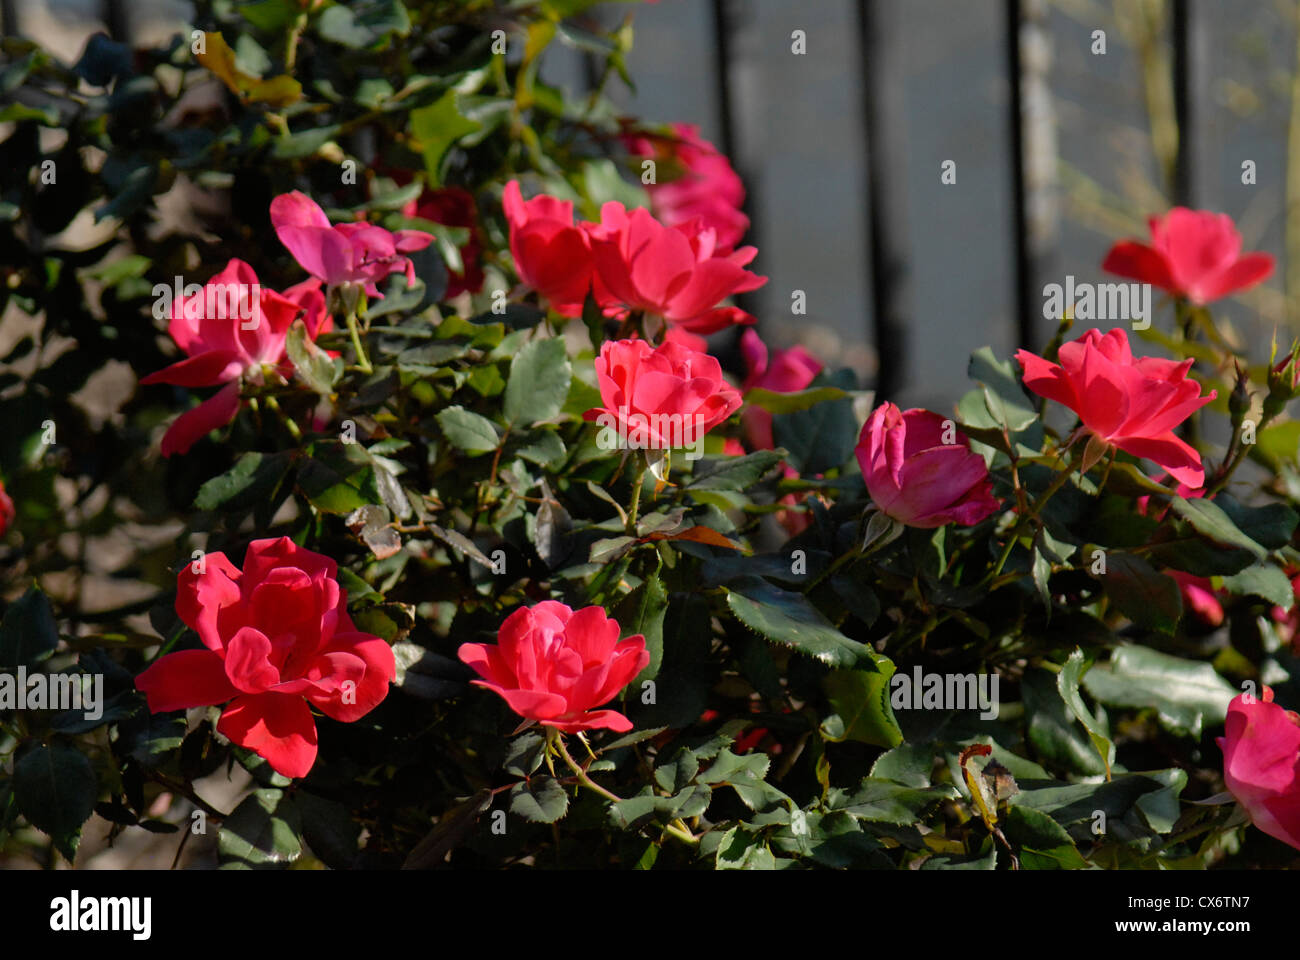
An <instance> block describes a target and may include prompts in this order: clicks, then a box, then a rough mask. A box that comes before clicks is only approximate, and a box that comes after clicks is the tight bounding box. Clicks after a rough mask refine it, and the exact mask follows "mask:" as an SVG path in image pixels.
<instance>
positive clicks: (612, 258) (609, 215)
mask: <svg viewBox="0 0 1300 960" xmlns="http://www.w3.org/2000/svg"><path fill="white" fill-rule="evenodd" d="M588 232H589V233H590V235H591V250H592V256H593V257H594V261H595V265H596V275H595V278H594V281H593V289H594V292H595V295H596V300H597V301H598V302H599V303H600V305H601V307H602V308H604V310H605V312H606V314H612V315H621V314H625V313H627V312H628V311H632V310H637V311H644V312H645V313H649V314H653V315H655V316H659V317H663V318H664V319H665V320H667V321H668V322H670V323H676V324H680V325H681V326H683V327H685V328H686V329H687V330H689V331H690V332H692V333H699V334H708V333H716V332H717V331H719V330H722V329H724V328H725V327H728V326H731V325H732V324H735V323H753V322H754V318H753V317H751V316H750V315H749V314H747V313H745V312H744V311H743V310H739V309H737V308H736V307H719V306H718V304H719V303H720V302H721V301H722V300H724V299H726V298H727V297H730V296H733V295H734V294H737V293H745V292H746V291H749V290H756V289H758V288H759V287H761V286H762V285H763V284H765V283H766V282H767V277H760V276H758V275H757V274H754V273H750V272H749V271H748V270H746V269H745V265H746V264H748V263H749V262H750V261H751V260H753V259H754V256H755V255H756V254H757V253H758V250H757V249H756V248H754V247H741V248H740V249H739V250H736V251H734V252H730V253H727V254H726V255H723V254H721V253H720V251H719V250H718V244H717V234H716V233H715V232H714V230H713V229H712V228H709V227H706V226H704V224H703V223H702V222H701V221H700V220H699V219H698V218H696V219H694V220H690V221H688V222H686V223H679V224H677V225H676V226H673V227H665V226H664V225H663V224H661V223H660V222H659V221H657V220H656V219H655V218H654V217H652V216H651V215H650V211H648V210H646V209H645V208H643V207H637V208H635V209H634V210H632V211H630V212H629V211H628V210H626V209H625V208H624V207H623V205H622V204H621V203H618V202H616V201H610V202H609V203H607V204H605V205H604V207H602V208H601V214H600V224H599V226H592V227H590V228H589V229H588Z"/></svg>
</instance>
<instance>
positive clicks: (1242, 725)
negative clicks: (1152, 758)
mask: <svg viewBox="0 0 1300 960" xmlns="http://www.w3.org/2000/svg"><path fill="white" fill-rule="evenodd" d="M1218 744H1219V749H1220V750H1222V751H1223V780H1224V782H1225V783H1226V784H1227V785H1228V789H1229V790H1230V791H1231V792H1232V795H1233V796H1234V797H1235V798H1236V799H1237V802H1238V803H1240V804H1241V805H1242V806H1243V807H1245V808H1246V812H1247V813H1249V814H1250V819H1251V821H1252V822H1253V823H1254V824H1255V826H1257V827H1259V829H1261V830H1263V831H1264V832H1265V833H1267V834H1268V835H1269V836H1271V837H1276V838H1277V839H1279V840H1281V841H1282V842H1283V843H1288V844H1290V845H1291V846H1293V847H1295V848H1296V849H1297V850H1300V717H1297V716H1296V714H1295V713H1293V712H1292V711H1290V710H1283V709H1282V708H1281V707H1280V706H1278V705H1277V704H1276V703H1274V702H1273V691H1272V690H1271V689H1269V688H1268V687H1265V688H1264V696H1263V699H1256V698H1255V697H1250V696H1247V695H1246V694H1242V695H1240V696H1238V697H1236V698H1235V699H1234V700H1233V701H1232V703H1230V704H1228V716H1227V720H1226V721H1225V723H1224V735H1223V736H1222V737H1219V738H1218Z"/></svg>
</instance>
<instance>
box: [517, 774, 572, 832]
mask: <svg viewBox="0 0 1300 960" xmlns="http://www.w3.org/2000/svg"><path fill="white" fill-rule="evenodd" d="M568 809H569V795H568V793H566V792H565V789H564V787H563V786H561V785H560V781H558V780H556V779H555V778H554V777H548V776H546V775H542V776H539V777H533V778H532V779H531V780H526V781H521V782H519V783H516V784H515V785H514V786H513V787H512V788H511V789H510V812H511V813H513V814H514V815H515V816H518V817H523V818H524V819H525V820H527V821H528V822H529V823H554V822H555V821H556V820H559V819H560V818H561V817H563V816H564V814H565V813H567V812H568Z"/></svg>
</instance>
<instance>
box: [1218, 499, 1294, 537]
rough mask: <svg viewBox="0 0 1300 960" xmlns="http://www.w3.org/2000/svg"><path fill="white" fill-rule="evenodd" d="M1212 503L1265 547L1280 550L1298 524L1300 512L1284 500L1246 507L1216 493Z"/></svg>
mask: <svg viewBox="0 0 1300 960" xmlns="http://www.w3.org/2000/svg"><path fill="white" fill-rule="evenodd" d="M1214 502H1215V503H1216V504H1217V505H1218V506H1219V507H1221V508H1222V509H1223V512H1224V513H1225V514H1227V515H1228V517H1229V518H1231V520H1232V522H1233V523H1234V524H1236V526H1237V529H1238V530H1240V531H1241V532H1242V533H1244V534H1245V535H1246V536H1247V537H1249V538H1250V539H1251V540H1254V541H1255V542H1256V543H1258V544H1259V545H1260V546H1262V547H1264V548H1265V549H1268V550H1279V549H1281V548H1282V547H1285V546H1286V545H1287V544H1288V543H1290V542H1291V535H1292V534H1293V533H1295V528H1296V524H1297V523H1300V514H1297V513H1296V512H1295V511H1294V510H1292V509H1291V508H1290V507H1289V506H1287V505H1286V504H1284V503H1268V504H1265V505H1263V506H1260V507H1246V506H1242V505H1241V504H1240V503H1238V502H1237V501H1236V500H1234V499H1233V498H1232V497H1230V496H1228V494H1226V493H1221V494H1219V495H1218V496H1217V497H1215V498H1214Z"/></svg>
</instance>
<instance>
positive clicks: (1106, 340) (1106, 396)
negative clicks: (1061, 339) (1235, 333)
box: [1016, 327, 1217, 489]
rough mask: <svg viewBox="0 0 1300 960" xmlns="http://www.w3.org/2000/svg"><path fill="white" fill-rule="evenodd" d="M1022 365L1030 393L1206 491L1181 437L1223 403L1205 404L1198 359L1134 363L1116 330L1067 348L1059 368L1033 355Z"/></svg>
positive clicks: (1197, 460) (1023, 356) (1092, 333)
mask: <svg viewBox="0 0 1300 960" xmlns="http://www.w3.org/2000/svg"><path fill="white" fill-rule="evenodd" d="M1016 359H1017V360H1018V361H1020V365H1021V366H1022V367H1023V368H1024V371H1025V373H1024V381H1025V386H1027V387H1028V388H1029V389H1030V390H1032V391H1034V393H1036V394H1038V395H1039V396H1041V397H1046V398H1047V399H1049V400H1055V401H1056V402H1057V403H1059V404H1062V405H1064V406H1067V407H1069V408H1070V409H1071V410H1073V411H1074V412H1075V413H1077V414H1078V415H1079V419H1080V420H1082V421H1083V425H1084V426H1085V427H1087V428H1088V429H1089V430H1090V431H1092V433H1093V434H1094V435H1096V436H1097V437H1100V438H1101V439H1102V440H1104V441H1105V442H1106V443H1108V444H1110V445H1111V446H1115V447H1119V449H1121V450H1123V451H1125V452H1126V453H1131V454H1133V456H1135V457H1145V458H1146V459H1148V460H1151V461H1153V462H1155V463H1157V464H1159V465H1160V466H1162V467H1164V468H1165V470H1166V471H1167V472H1168V473H1169V475H1170V476H1172V477H1173V478H1174V479H1175V480H1177V481H1178V482H1179V483H1183V484H1186V485H1187V486H1189V487H1192V488H1193V489H1194V488H1196V487H1200V486H1204V484H1205V469H1204V468H1203V467H1202V466H1201V455H1200V454H1199V453H1197V452H1196V451H1195V450H1194V449H1193V448H1192V447H1191V446H1189V445H1188V444H1187V443H1186V442H1185V441H1184V440H1182V439H1181V438H1180V437H1178V436H1177V435H1176V434H1175V433H1174V428H1175V427H1177V426H1178V425H1179V424H1180V423H1182V422H1183V421H1184V420H1186V419H1187V418H1188V417H1189V416H1191V415H1192V413H1193V412H1194V411H1196V410H1199V409H1200V408H1201V407H1203V406H1205V404H1207V403H1209V402H1210V401H1211V400H1213V399H1214V398H1215V397H1216V396H1217V393H1216V392H1215V391H1213V390H1211V391H1210V393H1209V394H1208V395H1207V396H1204V397H1203V396H1201V385H1200V384H1199V383H1197V382H1196V381H1195V380H1192V379H1190V378H1188V376H1187V372H1188V370H1189V369H1191V366H1192V360H1191V359H1190V358H1189V359H1187V360H1184V361H1183V362H1182V363H1175V362H1174V361H1172V360H1161V359H1159V358H1157V357H1137V358H1134V356H1133V351H1132V350H1131V349H1130V348H1129V343H1128V334H1127V333H1126V332H1125V331H1124V329H1123V328H1122V327H1116V328H1115V329H1114V330H1111V331H1109V332H1107V333H1105V334H1103V333H1102V332H1101V331H1100V330H1089V331H1088V332H1087V333H1085V334H1084V335H1083V336H1082V337H1080V338H1079V339H1077V340H1073V341H1071V342H1070V343H1063V344H1061V349H1060V361H1061V362H1060V364H1059V365H1058V364H1055V363H1050V362H1048V361H1047V360H1044V359H1043V358H1042V357H1040V356H1037V355H1036V354H1033V353H1030V352H1029V351H1028V350H1019V351H1017V352H1016Z"/></svg>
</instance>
